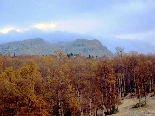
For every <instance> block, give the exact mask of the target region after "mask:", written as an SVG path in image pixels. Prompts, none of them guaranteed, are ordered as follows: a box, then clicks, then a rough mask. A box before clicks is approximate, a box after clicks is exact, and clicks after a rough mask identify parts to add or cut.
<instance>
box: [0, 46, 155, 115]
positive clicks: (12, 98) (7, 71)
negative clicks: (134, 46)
mask: <svg viewBox="0 0 155 116" xmlns="http://www.w3.org/2000/svg"><path fill="white" fill-rule="evenodd" d="M154 84H155V55H154V54H147V55H145V54H138V53H137V52H136V51H131V52H129V53H123V52H122V51H121V50H119V49H116V54H115V56H114V57H113V58H109V57H107V56H106V55H104V56H102V57H86V56H80V55H78V56H74V55H63V52H62V51H61V50H57V51H55V55H53V54H50V55H49V56H39V55H19V56H13V57H12V56H10V55H9V54H8V55H0V115H4V116H20V115H27V116H33V115H34V116H71V115H72V116H84V115H89V116H101V115H102V116H105V115H106V114H112V113H116V112H117V111H118V107H119V104H120V101H121V100H122V99H124V97H125V96H126V95H127V94H129V93H132V95H133V96H137V97H138V98H139V105H142V104H143V105H147V101H146V99H145V102H144V103H143V102H142V101H141V98H142V97H143V96H144V97H145V98H146V96H147V94H148V93H150V92H153V91H154ZM97 111H100V112H101V113H100V114H98V112H97Z"/></svg>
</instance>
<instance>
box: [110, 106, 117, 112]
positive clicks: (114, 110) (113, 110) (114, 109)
mask: <svg viewBox="0 0 155 116" xmlns="http://www.w3.org/2000/svg"><path fill="white" fill-rule="evenodd" d="M117 112H118V110H117V109H116V108H115V106H112V111H111V112H110V114H116V113H117Z"/></svg>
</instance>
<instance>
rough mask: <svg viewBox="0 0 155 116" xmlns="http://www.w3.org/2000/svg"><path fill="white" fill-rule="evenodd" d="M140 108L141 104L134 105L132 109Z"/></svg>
mask: <svg viewBox="0 0 155 116" xmlns="http://www.w3.org/2000/svg"><path fill="white" fill-rule="evenodd" d="M138 107H140V104H139V103H137V104H136V105H134V106H133V107H132V108H138Z"/></svg>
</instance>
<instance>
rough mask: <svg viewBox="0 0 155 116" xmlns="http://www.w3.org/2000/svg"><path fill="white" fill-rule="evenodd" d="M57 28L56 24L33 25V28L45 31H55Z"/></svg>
mask: <svg viewBox="0 0 155 116" xmlns="http://www.w3.org/2000/svg"><path fill="white" fill-rule="evenodd" d="M55 27H56V24H54V23H49V24H44V23H39V24H35V25H33V28H38V29H40V30H44V31H48V30H53V29H54V28H55Z"/></svg>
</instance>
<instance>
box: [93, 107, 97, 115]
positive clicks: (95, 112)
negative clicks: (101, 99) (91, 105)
mask: <svg viewBox="0 0 155 116" xmlns="http://www.w3.org/2000/svg"><path fill="white" fill-rule="evenodd" d="M94 116H97V109H96V107H95V111H94Z"/></svg>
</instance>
